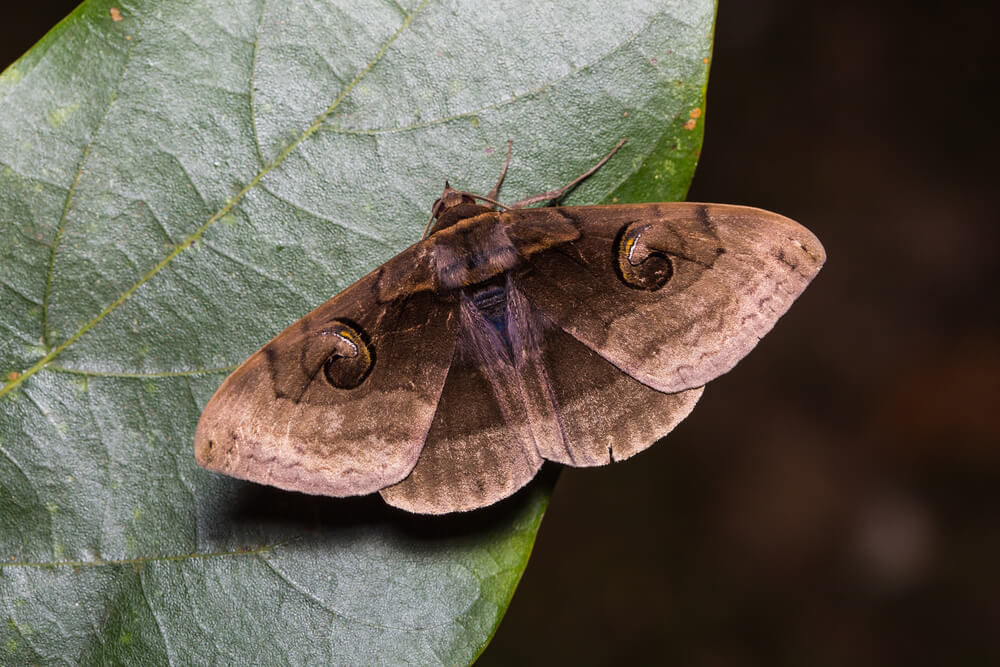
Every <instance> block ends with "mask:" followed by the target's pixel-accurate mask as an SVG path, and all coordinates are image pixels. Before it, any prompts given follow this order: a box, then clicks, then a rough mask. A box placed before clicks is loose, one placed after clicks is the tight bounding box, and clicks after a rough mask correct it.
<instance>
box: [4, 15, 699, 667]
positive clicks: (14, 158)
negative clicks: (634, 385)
mask: <svg viewBox="0 0 1000 667" xmlns="http://www.w3.org/2000/svg"><path fill="white" fill-rule="evenodd" d="M713 17H714V4H713V2H712V1H711V0H675V1H674V2H667V3H663V2H659V1H655V0H630V1H623V2H619V3H605V2H591V3H588V4H584V3H580V2H576V1H570V0H563V1H562V2H558V3H549V2H546V3H542V2H534V3H525V2H513V1H512V2H505V3H504V2H501V3H481V2H476V1H475V0H468V1H465V2H463V1H461V0H447V1H446V0H434V1H431V0H424V1H423V2H421V1H419V0H403V1H402V2H401V3H397V2H394V1H388V2H385V1H379V0H365V1H363V2H361V1H358V0H354V1H352V2H338V3H324V2H307V1H305V0H284V1H283V2H270V3H268V2H265V1H264V0H255V1H250V2H246V1H244V0H240V1H239V2H236V1H233V0H229V1H226V0H204V1H202V2H195V1H191V0H156V1H154V0H145V1H143V0H128V1H127V2H123V3H121V4H113V3H111V2H106V1H104V0H90V1H89V2H86V3H85V4H84V5H82V6H81V7H80V8H79V9H78V10H77V11H76V12H74V13H73V14H72V15H71V16H70V17H68V18H67V19H66V20H65V21H63V22H62V23H60V24H59V25H58V26H57V27H56V28H55V29H54V30H53V31H52V32H51V33H50V34H49V35H48V36H47V37H46V38H45V39H43V40H42V42H41V43H39V44H38V45H37V46H36V47H35V48H33V49H32V50H31V51H30V52H29V53H28V54H26V55H25V56H24V57H23V58H21V59H20V60H19V61H18V62H17V63H15V64H14V65H13V66H12V67H10V68H9V69H8V70H7V71H6V72H4V73H3V75H2V76H0V229H2V235H3V236H2V238H3V243H2V245H0V253H2V256H0V313H2V318H0V331H2V332H3V333H2V335H0V371H2V373H3V376H4V378H5V379H6V383H5V384H4V385H3V386H2V388H0V557H2V560H3V562H2V564H0V568H2V569H0V606H2V610H3V614H4V615H5V617H6V618H5V619H4V622H3V623H2V625H0V627H2V631H0V632H2V635H0V663H3V664H12V663H24V662H28V663H50V662H70V663H77V662H84V663H97V662H100V663H105V662H115V661H122V662H132V663H142V664H203V663H211V662H220V663H235V662H254V663H261V664H263V663H308V662H319V663H327V662H334V663H337V664H359V663H360V664H367V663H380V662H386V663H397V662H413V663H444V664H460V663H467V662H469V661H471V660H473V659H474V658H475V656H476V655H478V653H479V652H480V651H481V650H482V649H483V647H484V646H485V644H486V642H487V641H488V640H489V637H490V636H491V634H492V632H493V631H494V630H495V628H496V625H497V623H498V622H499V619H500V617H501V616H502V614H503V611H504V609H505V608H506V606H507V602H508V601H509V599H510V596H511V595H512V594H513V590H514V587H515V585H516V583H517V581H518V579H519V577H520V575H521V572H522V570H523V568H524V566H525V564H526V562H527V558H528V554H529V552H530V550H531V545H532V542H533V540H534V536H535V533H536V531H537V529H538V525H539V522H540V521H541V516H542V513H543V511H544V508H545V504H546V500H547V498H548V493H549V492H550V490H551V487H552V475H543V478H542V479H541V480H540V481H538V482H536V483H535V484H533V485H532V486H531V487H529V489H528V490H526V491H524V492H522V493H520V494H517V495H516V496H515V497H514V498H513V499H511V500H509V501H506V502H504V503H501V504H499V505H498V506H496V507H494V508H491V509H488V510H484V511H481V512H474V513H471V514H468V515H463V516H460V517H457V518H443V519H442V518H420V517H412V516H410V515H406V514H404V513H401V512H397V511H395V510H391V509H388V508H386V507H385V506H384V505H383V504H382V503H381V501H380V500H378V499H377V498H369V499H354V500H333V499H325V498H311V497H306V496H301V495H298V494H291V493H284V492H280V491H276V490H273V489H269V488H265V487H260V486H257V485H253V484H249V483H244V482H240V481H236V480H232V479H229V478H226V477H221V476H219V475H214V474H211V473H208V472H205V471H203V470H201V469H200V468H198V467H197V466H196V465H195V463H194V458H193V455H192V433H193V431H194V426H195V423H196V421H197V419H198V415H199V411H200V409H201V407H202V406H203V405H204V404H205V402H206V401H207V399H208V397H209V396H210V395H211V393H212V391H213V390H214V389H215V387H216V386H218V384H219V382H221V380H222V378H223V377H224V376H225V374H226V373H227V371H229V370H231V369H232V368H233V367H234V366H235V365H236V364H237V363H239V362H240V361H241V360H242V359H244V358H245V357H246V356H247V355H249V354H250V353H251V352H253V351H254V350H255V349H256V348H257V347H259V346H260V345H261V344H262V343H264V342H265V341H267V340H268V339H269V338H270V337H271V336H272V335H274V334H275V333H277V332H278V331H280V330H281V329H282V328H284V327H285V326H286V325H288V324H289V323H290V322H292V321H294V320H295V319H297V318H298V317H300V316H302V315H303V314H305V313H306V312H308V311H309V310H310V309H311V308H313V307H314V306H316V305H317V304H319V303H321V302H323V301H324V300H326V299H327V298H329V297H330V296H331V295H332V294H334V293H336V292H337V291H338V290H340V289H342V288H343V287H345V286H347V285H348V284H350V283H351V282H352V281H353V280H355V279H357V278H358V277H360V276H361V275H363V274H364V273H366V272H367V271H369V270H371V269H372V268H373V267H375V266H377V265H378V264H379V263H380V262H382V261H384V260H386V259H388V258H389V257H390V256H392V255H393V254H394V253H395V252H397V251H399V250H400V249H402V248H403V247H404V246H406V245H408V244H409V243H412V242H413V241H415V240H417V239H418V238H419V236H420V234H421V231H422V228H423V223H424V222H425V220H426V217H427V214H428V212H429V206H430V204H431V202H432V201H433V200H434V199H435V197H436V196H437V195H438V194H439V192H440V190H441V187H442V185H443V183H444V180H445V179H446V178H449V179H451V181H452V183H454V184H456V185H457V186H460V187H463V188H466V189H471V190H478V191H485V190H487V189H489V187H490V185H491V184H492V182H493V181H494V180H495V178H496V175H497V173H498V171H499V169H500V166H501V162H502V156H503V152H504V151H503V148H504V146H505V141H506V139H507V138H511V139H513V140H514V160H513V164H512V167H511V172H510V174H509V176H508V179H507V182H506V184H505V189H504V191H503V193H502V198H503V199H506V200H513V199H516V198H518V197H521V196H525V195H527V194H532V193H534V192H538V191H542V190H545V189H549V188H551V187H554V186H557V185H559V184H561V183H563V182H565V181H567V180H569V179H570V178H572V177H573V176H574V175H576V174H578V173H580V172H582V171H583V170H584V169H585V168H587V167H588V166H590V165H591V164H592V163H593V162H594V161H595V160H596V159H597V158H598V157H599V156H601V155H602V154H603V153H605V152H606V151H607V150H608V149H610V148H611V147H612V146H613V145H614V144H615V143H616V142H617V141H618V139H619V138H620V137H623V136H627V137H628V138H629V143H628V144H627V145H626V147H625V148H624V149H623V150H622V152H621V153H620V154H619V155H618V156H616V158H615V159H614V160H612V161H611V163H609V164H608V165H607V166H606V167H605V168H604V169H602V170H601V171H600V172H599V173H598V174H597V175H596V176H594V177H593V178H591V179H590V180H589V181H588V182H586V183H585V184H584V185H582V186H581V187H580V188H578V190H577V191H576V192H574V193H573V194H572V195H571V197H570V198H569V199H568V200H567V201H568V202H569V203H572V202H577V203H580V202H594V201H600V200H608V201H610V200H613V199H614V198H617V199H620V200H625V199H631V200H637V199H676V198H681V197H682V196H683V194H684V192H685V190H686V188H687V185H688V183H689V181H690V178H691V174H692V171H693V169H694V164H695V159H696V155H697V150H698V147H699V145H700V141H701V126H702V119H701V118H699V119H697V120H695V119H694V118H693V116H697V115H698V113H699V112H698V111H694V110H695V109H698V110H700V109H703V108H704V87H705V83H706V76H707V71H708V56H709V49H710V44H711V32H712V26H713Z"/></svg>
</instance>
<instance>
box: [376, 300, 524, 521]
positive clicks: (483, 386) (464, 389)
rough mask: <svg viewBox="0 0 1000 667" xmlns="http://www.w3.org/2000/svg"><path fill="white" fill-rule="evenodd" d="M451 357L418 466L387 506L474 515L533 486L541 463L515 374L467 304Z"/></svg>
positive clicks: (387, 492)
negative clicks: (531, 483)
mask: <svg viewBox="0 0 1000 667" xmlns="http://www.w3.org/2000/svg"><path fill="white" fill-rule="evenodd" d="M459 318H460V329H459V334H458V344H457V346H456V348H455V358H454V360H453V362H452V364H451V368H450V370H449V372H448V379H447V381H446V382H445V385H444V389H443V391H442V392H441V400H440V402H439V404H438V410H437V413H436V414H435V416H434V421H433V423H432V424H431V428H430V431H429V432H428V434H427V441H426V443H425V445H424V448H423V451H421V453H420V459H419V460H418V461H417V465H416V467H414V468H413V471H412V472H411V473H410V475H409V476H408V477H407V478H406V479H404V480H403V481H402V482H400V483H399V484H396V485H395V486H391V487H389V488H387V489H383V490H382V497H383V498H384V499H385V501H386V502H387V503H389V504H390V505H393V506H395V507H399V508H401V509H405V510H407V511H410V512H417V513H420V514H445V513H447V512H455V511H464V510H472V509H477V508H479V507H486V506H487V505H492V504H493V503H495V502H497V501H498V500H502V499H504V498H506V497H508V496H510V495H511V494H513V493H514V492H515V491H517V490H518V489H520V488H521V487H522V486H524V485H525V484H527V483H528V482H530V481H531V479H532V478H533V477H534V476H535V474H536V473H537V472H538V469H539V468H540V467H541V465H542V457H541V456H540V455H539V452H538V450H537V448H536V446H535V442H534V438H533V435H532V433H531V423H530V422H531V417H530V416H529V414H528V412H527V410H526V406H525V404H524V402H523V400H522V397H521V394H520V386H519V382H518V378H517V370H516V369H515V368H514V366H513V365H512V363H511V361H510V359H509V358H508V357H507V356H506V355H505V354H503V352H502V349H503V343H502V341H501V340H500V337H499V335H498V334H497V332H496V330H494V329H493V328H492V326H491V325H490V324H489V323H487V322H486V320H485V319H484V318H483V316H482V315H481V314H480V313H479V312H478V311H477V310H476V309H475V307H473V306H472V304H471V303H470V302H469V301H468V300H467V299H464V300H463V303H462V304H461V306H460V315H459Z"/></svg>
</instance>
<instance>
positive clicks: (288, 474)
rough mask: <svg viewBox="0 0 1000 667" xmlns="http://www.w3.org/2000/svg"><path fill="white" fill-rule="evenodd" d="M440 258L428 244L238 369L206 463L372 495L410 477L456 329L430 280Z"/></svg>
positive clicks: (211, 427)
mask: <svg viewBox="0 0 1000 667" xmlns="http://www.w3.org/2000/svg"><path fill="white" fill-rule="evenodd" d="M423 245H426V244H423ZM429 262H430V255H429V253H428V252H427V251H426V247H423V246H422V244H418V245H416V246H413V247H411V248H410V249H408V250H406V251H404V252H403V253H401V254H399V255H397V256H396V257H394V258H393V259H391V260H389V262H387V263H386V264H384V265H383V266H382V267H380V268H379V269H378V270H377V271H375V272H372V273H371V274H369V275H367V276H365V277H364V278H362V279H361V280H359V281H358V282H357V283H355V284H354V285H352V286H351V287H349V288H347V289H346V290H344V291H343V292H341V293H340V294H338V295H337V296H335V297H334V298H332V299H331V300H329V301H328V302H326V303H325V304H323V305H322V306H320V307H319V308H317V309H316V310H314V311H313V312H311V313H309V314H308V315H306V316H305V317H303V318H302V319H301V320H299V321H298V322H296V323H294V324H292V325H291V326H290V327H288V328H287V329H285V330H284V331H283V332H282V333H280V334H279V335H278V336H277V337H275V338H274V339H273V340H272V341H271V342H269V343H268V344H267V345H265V346H264V347H263V348H262V349H261V350H259V351H258V352H257V353H255V354H254V355H253V356H251V357H250V358H249V359H248V360H247V361H246V362H244V363H243V364H242V365H241V366H240V367H239V368H237V369H236V370H235V371H234V372H233V373H232V375H230V376H229V377H228V378H226V380H225V381H224V382H223V383H222V385H221V386H220V387H219V389H218V390H217V391H216V393H215V395H214V396H213V397H212V399H211V400H210V401H209V403H208V405H207V406H206V407H205V410H204V412H203V413H202V417H201V420H200V421H199V423H198V428H197V430H196V433H195V457H196V459H197V461H198V463H199V464H200V465H202V466H203V467H205V468H208V469H210V470H215V471H218V472H222V473H226V474H228V475H232V476H234V477H239V478H243V479H249V480H252V481H255V482H259V483H262V484H270V485H273V486H277V487H280V488H284V489H290V490H296V491H303V492H306V493H313V494H323V495H331V496H347V495H360V494H366V493H372V492H374V491H377V490H379V489H381V488H383V487H385V486H388V485H390V484H393V483H395V482H398V481H399V480H400V479H402V478H403V477H405V476H406V475H407V474H409V472H410V470H412V468H413V466H414V465H415V464H416V461H417V457H418V456H419V453H420V449H421V448H422V446H423V443H424V438H425V437H426V434H427V431H428V429H429V428H430V424H431V420H432V419H433V416H434V411H435V409H436V406H437V402H438V398H439V396H440V393H441V388H442V387H443V385H444V381H445V377H446V376H447V372H448V367H449V365H450V364H451V359H452V353H453V350H454V345H455V337H456V331H457V323H456V318H455V314H454V304H452V303H448V302H446V301H442V300H440V299H439V298H438V297H437V296H435V294H434V292H433V290H431V289H430V286H431V281H430V275H431V274H430V267H429Z"/></svg>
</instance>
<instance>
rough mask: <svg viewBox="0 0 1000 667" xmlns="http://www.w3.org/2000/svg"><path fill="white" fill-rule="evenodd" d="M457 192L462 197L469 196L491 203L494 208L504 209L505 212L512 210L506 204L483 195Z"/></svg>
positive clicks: (462, 191)
mask: <svg viewBox="0 0 1000 667" xmlns="http://www.w3.org/2000/svg"><path fill="white" fill-rule="evenodd" d="M455 192H457V193H458V194H460V195H468V196H469V197H473V198H475V199H482V200H483V201H485V202H489V203H490V204H493V205H494V206H499V207H500V208H502V209H503V210H505V211H506V210H508V209H509V208H510V206H507V205H506V204H501V203H500V202H498V201H497V200H496V199H493V198H491V197H484V196H482V195H477V194H476V193H475V192H466V191H464V190H456V191H455Z"/></svg>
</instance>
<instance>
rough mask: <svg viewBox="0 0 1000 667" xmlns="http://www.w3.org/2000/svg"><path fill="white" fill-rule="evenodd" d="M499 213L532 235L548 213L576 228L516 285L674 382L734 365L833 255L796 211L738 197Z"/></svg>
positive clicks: (555, 317) (630, 363)
mask: <svg viewBox="0 0 1000 667" xmlns="http://www.w3.org/2000/svg"><path fill="white" fill-rule="evenodd" d="M502 216H503V219H504V224H505V225H506V226H507V229H508V234H509V236H510V237H511V238H512V239H514V240H515V243H520V244H523V245H524V246H525V247H530V243H531V239H532V238H533V237H534V236H537V231H536V230H537V229H539V228H540V226H542V225H543V224H546V223H547V224H549V225H550V226H551V227H553V228H555V229H560V230H566V229H568V228H572V229H574V230H576V234H577V238H576V239H575V240H572V241H569V242H566V243H563V244H560V245H557V246H553V247H550V248H547V249H544V250H542V251H539V252H535V253H534V254H532V255H531V257H530V261H529V268H528V270H526V271H524V272H523V274H522V275H519V276H518V288H519V289H520V290H522V291H523V293H524V294H525V296H526V297H527V298H528V299H529V300H530V301H531V303H532V304H533V305H534V306H535V307H537V308H538V309H539V310H540V311H541V312H542V313H543V314H544V315H545V316H546V317H548V318H550V319H551V320H552V321H554V322H555V323H556V324H557V325H558V326H559V327H560V328H561V329H563V330H564V331H565V332H566V333H568V334H569V335H571V336H572V337H573V338H575V339H577V340H578V341H580V342H581V343H583V344H584V345H586V346H587V347H588V348H590V349H591V350H593V351H595V352H597V353H598V354H599V355H600V356H601V357H603V358H605V359H607V360H608V361H610V362H611V363H613V364H614V365H615V366H617V367H618V368H620V369H621V370H623V371H625V372H626V373H628V374H629V375H631V376H632V377H633V378H635V379H637V380H639V381H640V382H642V383H643V384H645V385H648V386H650V387H653V388H655V389H658V390H660V391H664V392H668V393H673V392H679V391H683V390H686V389H692V388H696V387H700V386H702V385H704V384H705V383H706V382H708V381H709V380H711V379H713V378H715V377H717V376H719V375H721V374H722V373H725V372H726V371H728V370H730V369H731V368H732V367H733V366H734V365H735V364H736V362H737V361H739V360H740V359H741V358H742V357H743V356H744V355H746V353H747V352H749V351H750V349H752V348H753V346H754V345H756V343H757V341H758V340H759V339H760V338H761V337H762V336H763V335H764V334H766V333H767V332H768V331H769V330H770V329H771V327H772V326H774V323H775V321H776V320H777V319H778V318H779V317H780V316H781V315H782V314H783V313H784V312H785V311H786V310H787V309H788V307H789V306H790V305H791V303H792V301H793V300H794V299H795V298H796V297H797V296H798V295H799V294H800V293H801V292H802V290H804V289H805V287H806V285H808V284H809V281H810V280H811V279H812V278H813V276H815V275H816V272H817V271H819V269H820V267H821V266H822V265H823V262H824V260H825V253H824V250H823V247H822V245H820V243H819V241H818V240H817V239H816V237H815V236H813V235H812V233H811V232H809V231H808V230H807V229H805V228H804V227H802V226H801V225H799V224H798V223H796V222H794V221H792V220H789V219H788V218H785V217H783V216H780V215H778V214H775V213H770V212H767V211H763V210H760V209H755V208H748V207H741V206H727V205H717V204H694V203H669V204H635V205H619V206H579V207H555V208H545V209H526V210H511V211H507V212H505V213H503V214H502ZM563 233H564V234H565V232H563Z"/></svg>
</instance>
